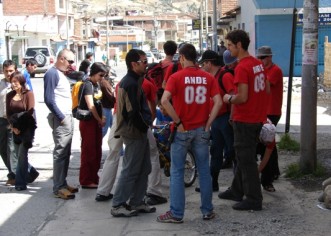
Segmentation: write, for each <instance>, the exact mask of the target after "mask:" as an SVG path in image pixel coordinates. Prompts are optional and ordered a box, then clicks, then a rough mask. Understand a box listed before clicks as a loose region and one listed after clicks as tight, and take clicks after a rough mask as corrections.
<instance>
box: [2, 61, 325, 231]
mask: <svg viewBox="0 0 331 236" xmlns="http://www.w3.org/2000/svg"><path fill="white" fill-rule="evenodd" d="M116 69H117V72H118V75H119V77H120V76H122V75H123V74H124V73H125V71H126V69H125V65H124V63H122V64H121V65H119V66H118V67H117V68H116ZM32 83H33V86H34V89H35V90H34V91H35V96H36V102H37V104H36V112H37V121H38V129H37V131H36V140H35V146H34V147H33V148H32V149H31V151H30V154H29V160H30V162H31V163H32V164H33V165H34V166H35V167H36V168H37V169H38V170H39V171H40V176H39V178H38V179H37V180H36V182H35V183H33V184H32V185H31V186H29V188H28V191H24V192H16V191H15V190H14V189H13V188H12V187H7V186H4V183H5V180H6V171H5V168H4V165H3V163H2V162H1V163H0V180H1V181H0V235H1V236H11V235H13V236H25V235H39V236H44V235H45V236H46V235H51V236H53V235H54V236H55V235H68V236H69V235H70V236H75V235H111V236H112V235H144V236H149V235H190V236H191V235H220V234H225V235H276V234H277V235H279V234H281V235H291V233H290V234H285V233H281V232H285V231H282V230H283V229H287V231H286V232H292V235H293V234H298V233H303V234H302V235H326V234H328V233H329V232H330V230H331V228H330V224H329V220H327V219H330V214H328V212H326V211H321V213H320V214H321V216H320V217H316V216H314V217H313V218H314V219H315V221H314V222H310V221H311V219H310V218H308V219H307V220H303V219H306V218H307V217H308V215H309V214H307V212H308V213H311V212H318V213H319V209H317V208H316V201H314V200H315V199H316V198H317V195H318V193H305V194H303V195H301V196H300V197H303V198H305V199H309V200H310V201H311V202H309V204H308V207H307V206H302V205H300V204H298V203H297V202H295V203H293V201H292V200H293V199H297V198H298V196H297V195H296V194H297V192H298V191H297V190H296V189H294V188H293V187H292V185H290V184H289V183H288V182H287V181H286V180H285V179H284V178H280V180H279V181H277V183H276V188H277V192H276V193H274V194H269V193H265V192H264V210H263V211H262V212H261V213H247V212H244V213H242V212H236V211H233V210H232V209H231V205H232V202H229V201H220V200H219V199H218V198H217V193H214V204H215V211H216V212H217V214H218V216H217V218H216V219H215V220H213V221H211V222H204V221H202V219H201V213H200V211H199V201H200V198H199V194H197V193H195V192H194V187H190V188H187V189H186V196H187V203H186V207H187V209H186V215H185V219H184V220H185V223H184V224H182V225H174V224H160V223H157V222H156V221H155V219H156V216H157V215H158V214H161V213H164V212H165V211H166V210H168V207H169V205H168V204H163V205H161V206H158V207H157V212H156V213H153V214H145V215H143V216H138V217H134V218H129V219H122V218H120V219H118V218H113V217H111V215H110V214H109V211H110V203H109V202H105V203H97V202H95V201H94V197H95V190H85V189H80V192H79V193H78V194H77V195H76V199H75V200H69V201H63V200H61V199H56V198H54V197H53V195H52V149H53V141H52V137H51V130H50V128H49V127H48V124H47V120H46V116H47V114H48V110H47V108H46V106H45V104H44V103H43V83H42V78H35V79H33V81H32ZM298 96H299V95H298V94H296V95H295V96H294V100H295V102H293V104H294V107H293V109H292V114H293V116H292V119H291V120H292V121H293V123H294V125H293V126H291V131H293V132H298V131H299V129H298V127H299V126H298V125H299V123H298V121H299V120H300V119H299V118H298V117H299V116H300V109H299V108H300V106H299V105H298V104H299V102H300V100H299V99H297V97H298ZM322 110H323V108H319V119H318V122H319V124H320V125H321V126H320V127H321V129H323V131H328V130H329V129H325V127H326V126H328V127H330V117H329V116H327V115H324V114H322V113H323V111H322ZM284 111H285V109H284ZM283 119H284V116H283ZM280 124H281V125H280V128H279V130H280V131H281V132H283V130H284V129H283V128H282V125H283V124H284V122H283V121H282V120H281V122H280ZM330 133H331V132H330ZM107 149H108V147H107V144H106V140H104V144H103V156H104V157H105V156H106V154H107ZM79 155H80V137H79V130H78V122H75V131H74V138H73V147H72V158H71V163H70V169H69V183H70V184H78V174H79V166H80V160H79V159H80V156H79ZM287 158H289V157H288V156H284V157H283V156H282V157H280V162H281V166H282V167H284V165H285V164H284V163H285V160H287ZM282 170H283V169H282ZM231 177H232V172H231V170H223V171H222V173H221V176H220V186H221V190H225V189H226V186H228V185H229V184H230V181H231ZM163 183H164V192H165V196H167V197H169V188H168V186H169V185H168V183H169V178H166V177H165V176H163ZM323 214H324V215H323ZM315 215H316V214H315ZM288 216H291V219H292V221H293V220H294V222H295V223H294V224H291V225H288V222H287V220H286V219H287V218H286V217H288ZM269 217H272V219H271V222H269V223H268V224H271V225H274V227H275V229H277V230H276V231H274V232H270V231H269V230H270V227H269V228H268V227H266V229H263V228H264V227H254V225H259V224H260V222H261V221H263V220H264V219H268V218H269ZM316 220H318V222H319V223H318V224H317V225H316ZM327 222H328V223H327ZM310 229H311V231H310Z"/></svg>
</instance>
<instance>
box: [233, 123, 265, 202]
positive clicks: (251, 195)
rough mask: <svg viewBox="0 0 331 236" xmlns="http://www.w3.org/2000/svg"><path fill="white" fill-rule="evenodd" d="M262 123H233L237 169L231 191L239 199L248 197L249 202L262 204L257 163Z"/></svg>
mask: <svg viewBox="0 0 331 236" xmlns="http://www.w3.org/2000/svg"><path fill="white" fill-rule="evenodd" d="M261 128H262V123H254V124H249V123H242V122H233V131H234V148H235V150H236V159H237V169H236V172H235V175H234V178H233V181H232V185H231V190H232V192H233V194H234V195H236V196H238V197H242V196H246V199H247V201H249V202H252V203H256V204H260V203H262V192H261V185H260V178H259V172H258V169H257V162H256V146H257V142H258V137H259V134H260V131H261Z"/></svg>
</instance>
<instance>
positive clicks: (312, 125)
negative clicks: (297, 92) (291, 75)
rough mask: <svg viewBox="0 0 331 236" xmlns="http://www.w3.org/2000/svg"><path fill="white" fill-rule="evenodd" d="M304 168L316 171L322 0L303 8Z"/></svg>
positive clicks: (302, 106) (312, 2)
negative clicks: (319, 18) (319, 40)
mask: <svg viewBox="0 0 331 236" xmlns="http://www.w3.org/2000/svg"><path fill="white" fill-rule="evenodd" d="M302 48H303V57H302V81H301V84H302V87H301V145H300V151H301V156H300V169H301V171H302V172H303V173H311V172H313V171H314V170H315V169H316V126H317V117H316V116H317V111H316V105H317V65H318V55H317V54H318V0H305V1H304V5H303V40H302Z"/></svg>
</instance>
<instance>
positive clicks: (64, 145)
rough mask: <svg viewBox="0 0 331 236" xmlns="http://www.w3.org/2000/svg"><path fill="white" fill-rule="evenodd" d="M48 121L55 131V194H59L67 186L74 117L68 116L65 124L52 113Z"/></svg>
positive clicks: (53, 132)
mask: <svg viewBox="0 0 331 236" xmlns="http://www.w3.org/2000/svg"><path fill="white" fill-rule="evenodd" d="M47 119H48V124H49V126H50V127H51V128H52V130H53V131H52V134H53V140H54V150H53V192H54V193H57V191H58V190H60V189H61V188H65V187H66V186H67V180H66V178H67V174H68V168H69V161H70V155H71V143H72V136H73V133H74V123H73V118H72V115H66V117H65V119H64V122H63V124H61V121H60V120H58V119H57V118H56V117H55V116H54V115H53V114H52V113H50V114H49V115H48V116H47Z"/></svg>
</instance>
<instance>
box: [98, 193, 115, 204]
mask: <svg viewBox="0 0 331 236" xmlns="http://www.w3.org/2000/svg"><path fill="white" fill-rule="evenodd" d="M112 198H113V194H111V193H110V194H109V195H108V196H106V195H101V194H97V196H96V197H95V200H96V201H97V202H105V201H108V200H110V199H112Z"/></svg>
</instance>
